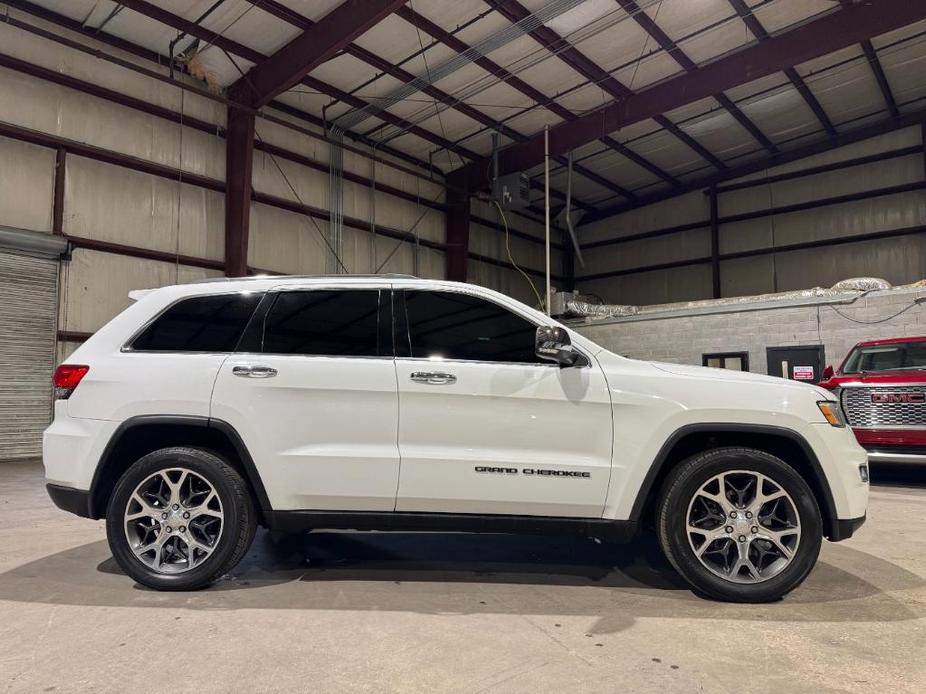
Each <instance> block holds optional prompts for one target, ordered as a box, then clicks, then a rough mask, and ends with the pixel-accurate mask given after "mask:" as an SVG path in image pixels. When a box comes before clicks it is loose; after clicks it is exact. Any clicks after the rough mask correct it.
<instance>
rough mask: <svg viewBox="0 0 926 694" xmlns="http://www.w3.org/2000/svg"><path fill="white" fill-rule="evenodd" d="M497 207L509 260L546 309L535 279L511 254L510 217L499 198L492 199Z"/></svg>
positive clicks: (542, 309) (541, 305) (541, 307)
mask: <svg viewBox="0 0 926 694" xmlns="http://www.w3.org/2000/svg"><path fill="white" fill-rule="evenodd" d="M492 202H493V203H494V205H495V207H496V208H498V214H499V215H500V216H501V219H502V225H503V226H504V227H505V250H506V251H507V252H508V262H510V263H511V265H512V266H513V267H514V269H515V270H517V271H518V272H520V273H521V274H522V275H523V276H524V279H526V280H527V283H528V284H529V285H530V286H531V290H532V291H533V292H534V296H535V297H537V303H538V305H539V306H540V310H541V311H545V310H546V302H545V301H544V300H543V299H542V298H541V297H540V292H538V291H537V287H536V286H535V285H534V281H533V280H532V279H531V278H530V277H529V276H528V274H527V273H526V272H524V270H522V269H521V267H520V266H519V265H518V264H517V263H516V262H515V261H514V256H512V255H511V239H510V237H511V234H510V233H509V232H508V218H507V217H505V211H504V210H503V209H502V206H501V205H499V204H498V200H493V201H492Z"/></svg>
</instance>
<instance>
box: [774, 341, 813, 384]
mask: <svg viewBox="0 0 926 694" xmlns="http://www.w3.org/2000/svg"><path fill="white" fill-rule="evenodd" d="M766 358H767V360H768V373H769V376H780V377H782V378H789V379H792V380H795V381H804V382H805V383H819V382H820V379H821V378H822V376H823V364H824V363H825V357H824V354H823V345H809V346H806V347H804V346H801V347H768V348H766Z"/></svg>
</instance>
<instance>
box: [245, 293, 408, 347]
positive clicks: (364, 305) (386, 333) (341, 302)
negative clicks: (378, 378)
mask: <svg viewBox="0 0 926 694" xmlns="http://www.w3.org/2000/svg"><path fill="white" fill-rule="evenodd" d="M384 295H385V296H386V297H388V295H389V293H388V292H384ZM379 304H380V292H379V291H378V290H376V289H357V290H347V291H345V290H326V289H320V290H316V291H305V292H281V293H280V294H279V296H277V298H276V301H274V303H273V306H272V308H271V309H270V311H269V313H268V314H267V318H266V321H265V323H264V345H263V351H264V352H269V353H273V354H311V355H319V356H349V357H381V356H392V329H391V327H390V325H389V320H388V318H387V319H381V313H385V312H384V311H380V308H379Z"/></svg>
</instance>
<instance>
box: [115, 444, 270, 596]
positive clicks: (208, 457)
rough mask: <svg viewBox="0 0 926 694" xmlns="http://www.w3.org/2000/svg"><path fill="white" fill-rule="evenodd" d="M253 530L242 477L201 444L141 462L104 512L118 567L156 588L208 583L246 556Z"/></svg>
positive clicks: (120, 484) (118, 487)
mask: <svg viewBox="0 0 926 694" xmlns="http://www.w3.org/2000/svg"><path fill="white" fill-rule="evenodd" d="M255 529H256V517H255V513H254V507H253V504H252V503H251V497H250V495H249V494H248V489H247V485H246V484H245V481H244V480H243V479H242V478H241V475H239V474H238V472H237V471H236V470H235V469H234V468H232V467H231V466H230V465H229V464H228V463H226V462H225V461H224V460H222V459H221V458H219V457H218V456H216V455H215V454H213V453H209V452H207V451H204V450H201V449H198V448H184V447H173V448H162V449H161V450H158V451H154V452H153V453H149V454H148V455H146V456H144V457H142V458H140V459H139V460H137V461H135V463H133V464H132V466H131V467H130V468H129V469H128V470H126V472H125V474H123V475H122V477H121V478H120V479H119V482H118V483H117V484H116V488H115V490H114V491H113V494H112V497H111V499H110V502H109V508H108V510H107V514H106V535H107V538H108V540H109V547H110V549H111V550H112V553H113V556H114V557H115V558H116V561H117V562H118V563H119V566H120V567H122V569H123V571H125V572H126V573H127V574H128V575H129V576H131V577H132V578H133V579H135V580H136V581H137V582H138V583H141V584H142V585H145V586H148V587H149V588H156V589H158V590H195V589H197V588H202V587H204V586H207V585H209V584H210V583H212V582H213V581H215V580H216V579H217V578H219V577H220V576H222V575H223V574H225V573H227V572H228V571H229V570H230V569H231V568H232V567H234V566H235V565H236V564H237V563H238V562H239V561H240V560H241V559H242V557H244V555H245V553H246V552H247V550H248V547H249V546H250V544H251V540H252V539H253V538H254V532H255Z"/></svg>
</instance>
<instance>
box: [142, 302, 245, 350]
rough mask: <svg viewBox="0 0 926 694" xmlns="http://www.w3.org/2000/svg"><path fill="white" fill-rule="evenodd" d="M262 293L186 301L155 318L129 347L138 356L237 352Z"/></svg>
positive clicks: (178, 303) (174, 305) (176, 304)
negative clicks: (146, 353) (148, 353)
mask: <svg viewBox="0 0 926 694" xmlns="http://www.w3.org/2000/svg"><path fill="white" fill-rule="evenodd" d="M262 297H263V294H261V293H254V292H248V293H241V292H239V293H235V294H215V295H210V296H197V297H191V298H189V299H183V300H181V301H178V302H177V303H175V304H173V305H172V306H170V307H169V308H168V309H167V310H165V311H164V312H163V313H161V315H159V316H158V317H157V318H155V319H154V320H153V321H152V322H151V324H150V325H148V326H147V327H146V328H145V329H144V330H142V332H141V333H140V334H139V335H138V336H137V337H136V338H135V339H134V340H132V342H131V344H129V345H128V347H129V349H131V350H133V351H137V352H234V351H235V346H236V345H237V344H238V340H239V339H240V338H241V333H243V332H244V328H245V326H246V325H247V323H248V320H250V318H251V314H252V313H254V309H255V308H257V304H258V303H260V300H261V298H262Z"/></svg>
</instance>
